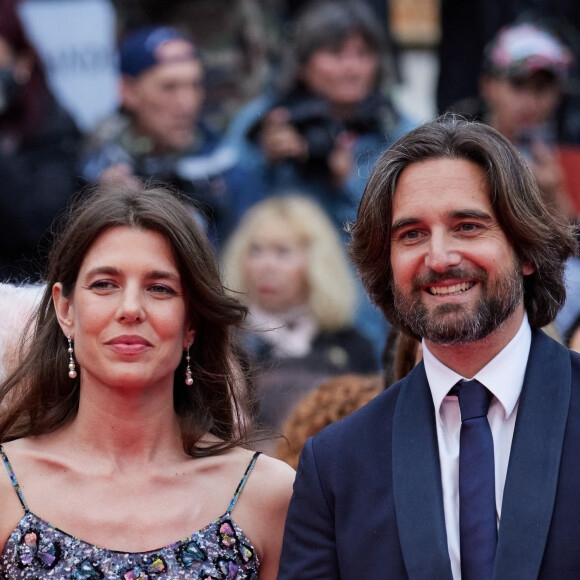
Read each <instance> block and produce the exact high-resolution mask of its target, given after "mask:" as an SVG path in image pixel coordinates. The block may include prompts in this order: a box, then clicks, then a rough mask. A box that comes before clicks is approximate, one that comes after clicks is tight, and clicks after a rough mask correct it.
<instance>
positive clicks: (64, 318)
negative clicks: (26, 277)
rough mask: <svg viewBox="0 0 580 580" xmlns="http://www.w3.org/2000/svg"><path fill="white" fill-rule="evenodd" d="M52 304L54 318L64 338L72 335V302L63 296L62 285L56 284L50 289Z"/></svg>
mask: <svg viewBox="0 0 580 580" xmlns="http://www.w3.org/2000/svg"><path fill="white" fill-rule="evenodd" d="M52 302H53V304H54V310H55V312H56V318H57V320H58V323H59V325H60V327H61V328H62V331H63V332H64V334H65V336H68V335H69V334H71V335H72V334H73V326H74V324H73V322H74V319H73V305H72V302H71V301H70V300H69V299H68V298H65V297H64V295H63V290H62V284H61V283H60V282H57V283H56V284H55V285H54V286H53V287H52ZM73 338H74V337H73Z"/></svg>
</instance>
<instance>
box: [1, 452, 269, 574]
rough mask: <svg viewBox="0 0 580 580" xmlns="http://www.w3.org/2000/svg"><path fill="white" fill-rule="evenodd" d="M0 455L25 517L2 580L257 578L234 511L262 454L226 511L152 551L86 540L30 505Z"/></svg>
mask: <svg viewBox="0 0 580 580" xmlns="http://www.w3.org/2000/svg"><path fill="white" fill-rule="evenodd" d="M0 455H1V456H2V459H3V460H4V464H5V465H6V468H7V470H8V473H9V474H10V479H11V481H12V485H13V487H14V490H15V491H16V493H17V494H18V497H19V498H20V502H21V504H22V508H23V509H24V516H23V517H22V519H21V520H20V522H19V523H18V525H17V526H16V528H15V529H14V531H13V532H12V534H11V535H10V537H9V538H8V540H7V542H6V545H5V546H4V551H3V553H2V557H1V559H0V579H2V580H25V579H26V580H38V579H40V578H43V579H44V578H52V579H58V580H69V579H71V580H182V579H196V580H257V579H258V568H259V560H258V556H257V554H256V550H255V549H254V547H253V546H252V544H251V542H250V541H249V540H248V538H247V537H246V535H245V534H244V532H243V531H242V530H241V529H240V528H239V527H238V526H237V525H236V524H235V523H234V521H233V519H232V515H231V514H232V510H233V509H234V507H235V505H236V502H237V500H238V497H239V495H240V493H241V491H242V489H243V487H244V485H245V483H246V481H247V479H248V477H249V475H250V473H251V472H252V469H253V468H254V465H255V463H256V459H257V458H258V455H259V453H256V454H255V455H254V457H253V458H252V461H251V462H250V465H249V466H248V468H247V470H246V472H245V473H244V476H243V477H242V480H241V481H240V483H239V485H238V487H237V489H236V491H235V493H234V496H233V498H232V500H231V502H230V505H229V507H228V509H227V511H226V512H225V513H224V515H222V516H221V517H219V518H218V519H216V520H214V521H213V522H211V523H210V524H208V525H207V526H206V527H205V528H203V529H201V530H199V531H197V532H195V533H194V534H192V535H191V536H189V537H188V538H186V539H184V540H180V541H178V542H175V543H173V544H170V545H168V546H165V547H162V548H159V549H158V550H151V551H148V552H117V551H115V550H107V549H104V548H99V547H98V546H95V545H93V544H89V543H87V542H83V541H82V540H79V539H78V538H75V537H74V536H71V535H70V534H67V533H66V532H63V531H62V530H59V529H58V528H56V527H54V526H53V525H51V524H50V523H49V522H47V521H45V520H43V519H42V518H39V517H38V516H37V515H35V514H34V513H33V512H31V511H30V510H29V509H28V506H27V504H26V502H25V500H24V496H23V495H22V492H21V490H20V486H19V485H18V481H17V479H16V476H15V475H14V472H13V470H12V467H11V465H10V462H9V460H8V458H7V456H6V454H5V452H4V450H3V449H2V446H0Z"/></svg>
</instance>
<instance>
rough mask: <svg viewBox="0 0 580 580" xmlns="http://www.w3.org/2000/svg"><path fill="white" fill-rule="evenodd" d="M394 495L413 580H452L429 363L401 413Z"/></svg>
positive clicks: (406, 394) (396, 422)
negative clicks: (429, 579) (428, 377)
mask: <svg viewBox="0 0 580 580" xmlns="http://www.w3.org/2000/svg"><path fill="white" fill-rule="evenodd" d="M393 494H394V500H395V510H396V514H397V527H398V530H399V539H400V542H401V549H402V551H403V559H404V561H405V567H406V569H407V573H408V574H409V578H410V580H415V579H416V580H423V579H425V578H437V579H441V580H443V579H449V580H451V578H452V575H451V563H450V561H449V552H448V549H447V534H446V532H445V516H444V513H443V496H442V491H441V471H440V467H439V450H438V447H437V433H436V428H435V416H434V410H433V400H432V398H431V392H430V390H429V385H428V383H427V377H426V375H425V369H424V367H423V363H420V364H419V365H418V366H417V367H416V368H415V369H414V370H413V371H412V373H411V374H410V375H409V377H408V378H407V380H405V382H404V384H403V385H402V387H401V392H400V394H399V398H398V401H397V407H396V409H395V415H394V419H393Z"/></svg>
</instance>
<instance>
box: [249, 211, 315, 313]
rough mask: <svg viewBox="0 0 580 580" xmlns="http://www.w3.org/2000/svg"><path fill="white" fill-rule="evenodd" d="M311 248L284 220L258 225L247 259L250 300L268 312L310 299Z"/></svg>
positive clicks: (284, 309)
mask: <svg viewBox="0 0 580 580" xmlns="http://www.w3.org/2000/svg"><path fill="white" fill-rule="evenodd" d="M307 271H308V249H307V247H306V245H305V244H304V243H303V242H302V241H301V240H300V239H299V238H298V236H297V235H296V234H295V233H294V232H293V231H292V230H291V228H290V226H289V225H288V224H287V223H286V222H285V221H282V220H272V221H270V222H269V223H268V224H267V225H265V226H264V227H260V228H256V232H255V233H254V235H253V236H252V239H251V240H250V245H249V247H248V251H247V254H246V256H245V259H244V263H243V274H244V278H245V281H246V287H247V291H248V295H249V298H250V300H251V301H252V302H253V303H254V304H256V305H257V306H258V307H259V308H262V309H263V310H265V311H266V312H272V313H277V312H284V311H286V310H288V309H290V308H293V307H294V306H299V305H301V304H305V303H306V302H308V297H309V288H308V279H307Z"/></svg>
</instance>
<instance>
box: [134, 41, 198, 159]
mask: <svg viewBox="0 0 580 580" xmlns="http://www.w3.org/2000/svg"><path fill="white" fill-rule="evenodd" d="M176 42H180V41H176ZM203 99H204V89H203V69H202V66H201V63H200V61H199V60H196V59H187V60H175V61H171V62H166V63H163V64H158V65H156V66H154V67H152V68H150V69H148V70H146V71H144V72H143V73H142V74H140V75H139V76H138V77H136V78H130V77H124V78H123V104H124V106H125V107H126V108H127V110H128V111H130V112H131V113H132V114H133V117H134V123H135V131H136V132H137V134H138V135H142V136H146V137H150V138H151V139H153V141H154V143H155V149H156V150H157V151H158V152H167V151H174V150H178V149H182V148H184V147H187V146H188V145H190V144H191V143H192V141H193V138H194V131H195V122H196V120H197V118H198V116H199V112H200V109H201V106H202V103H203Z"/></svg>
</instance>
